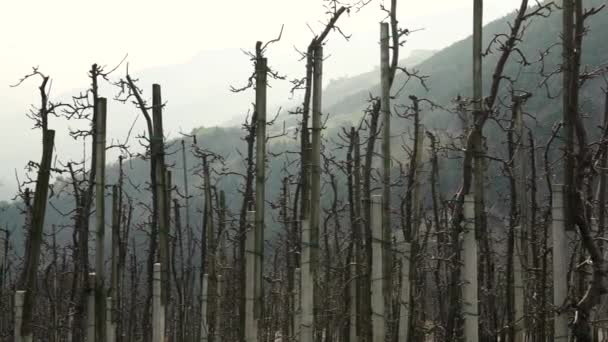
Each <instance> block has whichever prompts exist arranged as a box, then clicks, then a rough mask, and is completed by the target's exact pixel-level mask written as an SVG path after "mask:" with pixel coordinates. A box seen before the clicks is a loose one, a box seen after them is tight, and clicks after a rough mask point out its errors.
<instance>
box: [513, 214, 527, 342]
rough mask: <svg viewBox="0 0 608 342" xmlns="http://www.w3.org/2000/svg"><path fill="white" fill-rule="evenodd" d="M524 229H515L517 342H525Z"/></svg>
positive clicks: (514, 299) (518, 227) (514, 315)
mask: <svg viewBox="0 0 608 342" xmlns="http://www.w3.org/2000/svg"><path fill="white" fill-rule="evenodd" d="M521 234H522V229H521V227H520V226H516V227H515V252H514V255H513V297H514V298H513V319H514V320H515V321H514V322H513V324H514V327H515V329H514V334H515V338H514V341H515V342H524V336H525V331H524V317H525V315H524V280H523V267H522V266H523V260H524V259H523V258H522V252H523V250H522V244H521V243H520V241H521V239H520V236H521Z"/></svg>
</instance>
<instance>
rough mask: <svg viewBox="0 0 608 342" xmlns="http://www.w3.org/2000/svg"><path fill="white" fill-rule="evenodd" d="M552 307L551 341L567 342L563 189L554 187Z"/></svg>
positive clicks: (566, 246)
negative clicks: (555, 310)
mask: <svg viewBox="0 0 608 342" xmlns="http://www.w3.org/2000/svg"><path fill="white" fill-rule="evenodd" d="M551 215H552V218H553V222H552V225H551V229H552V231H551V232H552V234H551V235H552V240H553V305H554V307H556V308H557V309H558V310H557V312H556V313H555V319H554V333H553V341H556V342H559V341H563V342H567V341H569V333H570V332H569V329H568V315H567V312H566V311H565V306H564V304H565V303H566V298H567V296H568V240H567V239H566V227H565V225H564V187H563V185H555V187H554V189H553V206H552V208H551Z"/></svg>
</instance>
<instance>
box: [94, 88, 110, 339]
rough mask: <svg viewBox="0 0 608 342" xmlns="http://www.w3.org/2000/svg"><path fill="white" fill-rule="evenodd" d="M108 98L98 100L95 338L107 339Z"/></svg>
mask: <svg viewBox="0 0 608 342" xmlns="http://www.w3.org/2000/svg"><path fill="white" fill-rule="evenodd" d="M106 102H107V101H106V99H105V98H103V97H100V98H99V99H98V100H97V110H98V112H97V115H96V116H97V122H96V125H95V128H96V131H95V135H96V137H95V147H96V150H95V157H96V158H97V161H96V162H95V167H96V168H97V170H96V173H95V223H96V231H97V233H96V237H95V338H96V340H97V341H99V342H105V340H106V326H105V325H106V290H105V272H104V271H105V270H104V268H105V254H104V252H105V246H104V245H105V225H106V220H105V208H106V206H105V185H106V113H107V112H106Z"/></svg>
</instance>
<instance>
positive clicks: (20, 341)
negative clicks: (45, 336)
mask: <svg viewBox="0 0 608 342" xmlns="http://www.w3.org/2000/svg"><path fill="white" fill-rule="evenodd" d="M24 297H25V291H16V292H15V342H25V339H24V338H23V337H22V336H21V323H22V319H23V298H24Z"/></svg>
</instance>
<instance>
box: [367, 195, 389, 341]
mask: <svg viewBox="0 0 608 342" xmlns="http://www.w3.org/2000/svg"><path fill="white" fill-rule="evenodd" d="M371 205H372V208H371V209H372V211H371V226H372V270H371V280H372V284H371V285H372V291H371V292H372V293H371V295H372V303H371V304H372V305H371V306H372V307H371V309H372V330H373V335H372V336H373V340H372V342H384V339H385V335H386V332H385V329H386V326H385V324H386V317H385V309H384V307H385V305H384V282H383V279H384V278H383V273H384V272H383V271H384V268H383V261H384V258H383V251H382V250H383V229H382V195H372V201H371Z"/></svg>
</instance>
